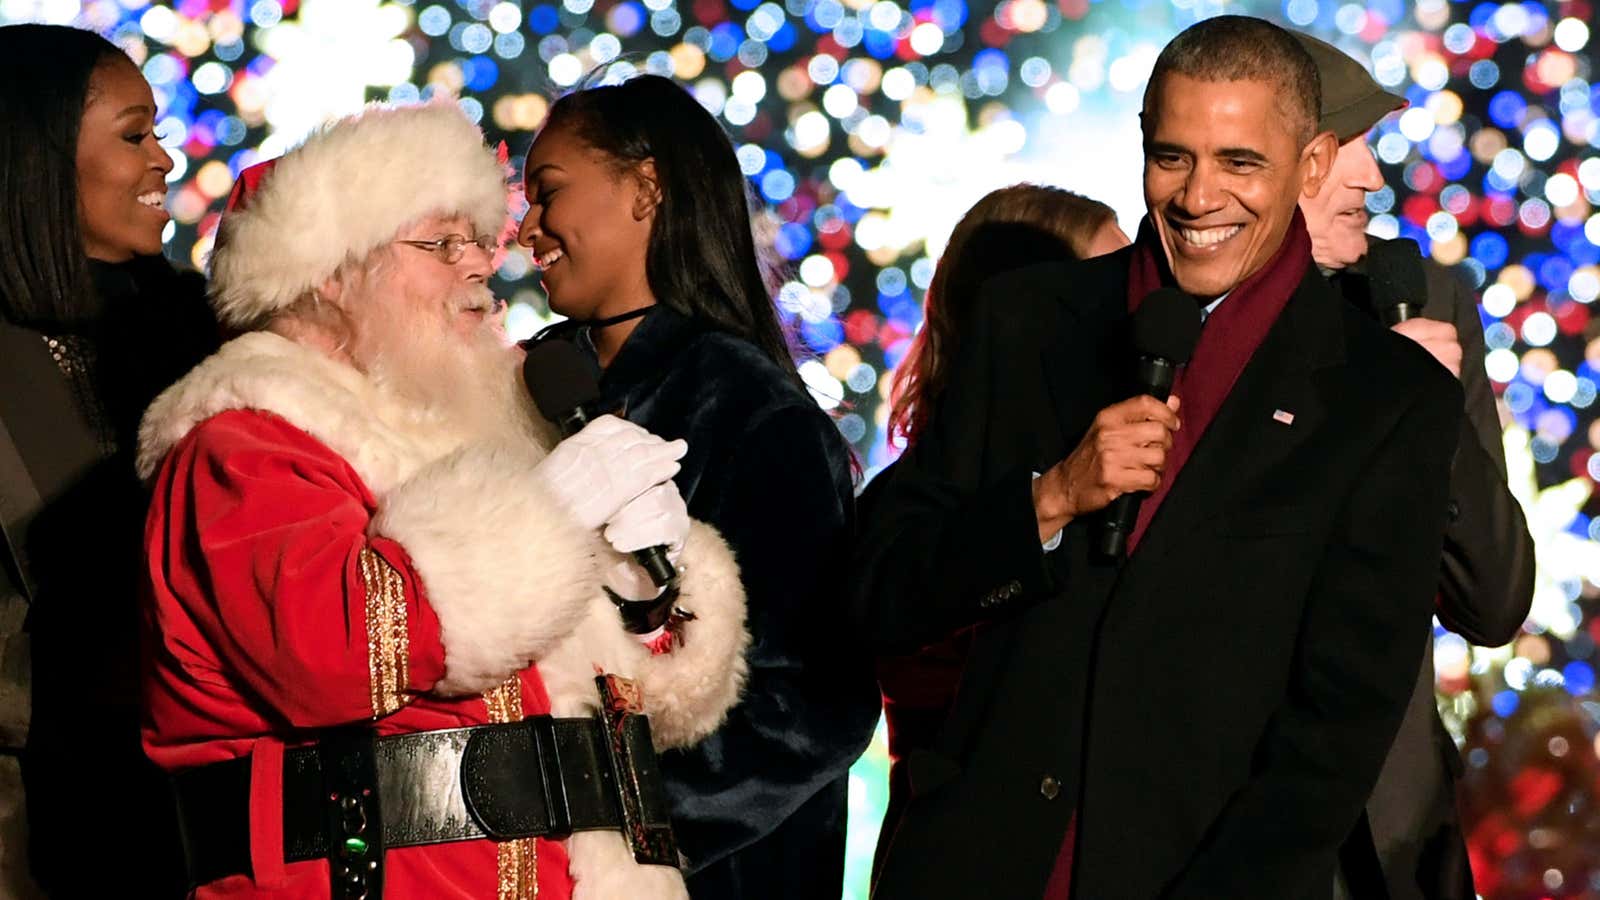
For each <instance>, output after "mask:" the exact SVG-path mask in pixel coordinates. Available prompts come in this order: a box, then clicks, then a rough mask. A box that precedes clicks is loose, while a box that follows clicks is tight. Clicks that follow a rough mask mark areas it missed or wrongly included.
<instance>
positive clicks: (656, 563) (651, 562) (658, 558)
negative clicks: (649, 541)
mask: <svg viewBox="0 0 1600 900" xmlns="http://www.w3.org/2000/svg"><path fill="white" fill-rule="evenodd" d="M633 559H634V562H637V563H638V564H639V567H640V568H641V569H644V571H645V574H647V575H649V576H650V583H651V584H654V585H655V586H656V587H658V588H662V587H666V586H667V585H669V584H671V583H672V582H673V580H674V579H676V578H677V577H678V571H677V570H676V569H674V568H673V567H672V560H670V559H668V558H667V548H666V547H665V546H663V545H661V544H657V545H655V546H654V547H646V548H644V549H643V550H635V551H633Z"/></svg>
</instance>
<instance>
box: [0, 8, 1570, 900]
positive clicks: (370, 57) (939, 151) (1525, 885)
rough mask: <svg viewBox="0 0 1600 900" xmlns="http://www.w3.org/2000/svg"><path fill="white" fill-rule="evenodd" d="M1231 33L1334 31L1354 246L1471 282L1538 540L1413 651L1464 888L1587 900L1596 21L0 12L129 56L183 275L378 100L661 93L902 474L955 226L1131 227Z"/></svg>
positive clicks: (518, 326)
mask: <svg viewBox="0 0 1600 900" xmlns="http://www.w3.org/2000/svg"><path fill="white" fill-rule="evenodd" d="M1221 12H1241V13H1249V14H1254V15H1261V16H1265V17H1268V18H1271V19H1274V20H1276V21H1278V22H1280V23H1283V24H1288V25H1292V26H1296V27H1300V28H1303V29H1305V30H1308V31H1310V32H1312V33H1314V34H1317V35H1319V36H1321V37H1323V38H1325V39H1328V40H1330V41H1333V42H1335V43H1337V44H1338V45H1340V46H1341V47H1344V48H1345V49H1347V50H1348V51H1349V52H1351V53H1352V54H1353V55H1355V56H1357V57H1358V58H1360V59H1362V60H1363V61H1365V62H1367V63H1368V64H1369V65H1370V67H1371V69H1372V70H1373V71H1374V73H1375V74H1376V76H1377V77H1378V79H1379V80H1380V81H1382V82H1383V83H1384V84H1386V85H1388V86H1390V87H1391V88H1392V89H1394V90H1396V91H1399V92H1402V93H1404V94H1405V95H1406V96H1407V97H1408V98H1409V99H1410V100H1411V107H1410V108H1409V109H1407V110H1406V111H1404V112H1403V113H1401V114H1398V115H1394V116H1390V117H1389V118H1388V119H1387V120H1386V121H1385V122H1383V123H1382V124H1381V125H1380V127H1379V128H1378V129H1377V130H1376V131H1375V132H1374V133H1373V135H1372V144H1373V147H1374V150H1375V152H1376V153H1377V154H1378V156H1379V158H1380V161H1381V162H1382V164H1383V167H1384V170H1385V173H1386V176H1387V178H1388V181H1389V184H1390V185H1391V187H1389V188H1385V189H1384V190H1382V191H1380V192H1378V193H1376V194H1373V195H1371V196H1370V198H1369V200H1368V206H1369V208H1370V209H1371V211H1372V213H1373V214H1374V218H1373V220H1372V226H1371V230H1372V231H1373V233H1375V234H1379V235H1382V236H1393V235H1396V234H1399V235H1404V236H1407V237H1412V238H1415V239H1416V240H1417V241H1418V242H1419V243H1420V244H1421V245H1422V247H1423V248H1424V249H1425V251H1426V252H1428V253H1430V254H1431V255H1432V256H1433V257H1434V258H1435V259H1438V260H1439V261H1441V262H1444V263H1449V264H1459V265H1461V266H1462V267H1463V268H1464V269H1465V270H1466V272H1467V275H1468V277H1470V278H1471V279H1473V280H1474V281H1475V282H1476V284H1477V285H1478V287H1479V289H1480V290H1481V292H1482V300H1483V322H1484V326H1485V334H1486V338H1487V343H1488V346H1489V348H1490V354H1489V357H1488V361H1487V366H1488V372H1489V375H1490V377H1491V378H1492V380H1493V382H1494V385H1495V387H1496V390H1497V391H1498V392H1499V394H1500V397H1501V406H1502V416H1503V418H1504V420H1505V421H1506V422H1507V427H1506V431H1505V446H1506V452H1507V456H1508V459H1509V462H1510V467H1511V484H1512V488H1513V491H1514V492H1515V493H1516V494H1517V497H1518V499H1519V500H1521V501H1522V503H1523V504H1524V506H1525V508H1526V509H1527V511H1528V514H1529V520H1530V523H1531V527H1532V529H1533V531H1534V534H1535V537H1536V539H1537V542H1538V564H1539V578H1538V593H1537V597H1536V598H1535V601H1534V609H1533V615H1532V617H1531V619H1530V621H1529V622H1528V624H1527V626H1526V627H1525V629H1524V633H1523V634H1522V635H1521V636H1519V637H1518V639H1517V640H1516V642H1515V643H1514V644H1513V645H1512V646H1511V647H1509V648H1504V649H1500V650H1482V649H1473V648H1469V647H1467V646H1466V645H1465V643H1464V642H1463V641H1462V640H1461V639H1460V638H1458V637H1456V636H1454V635H1451V634H1448V633H1446V632H1444V631H1443V630H1442V629H1441V630H1439V631H1438V634H1437V638H1436V640H1437V643H1436V663H1437V668H1438V686H1439V698H1440V704H1441V709H1442V710H1443V711H1444V712H1445V714H1446V720H1447V722H1448V724H1449V725H1450V727H1451V728H1452V730H1453V731H1454V732H1455V734H1456V735H1457V737H1458V739H1459V740H1461V741H1462V742H1463V745H1462V746H1463V752H1464V755H1465V758H1466V772H1465V780H1464V791H1463V793H1464V800H1463V808H1464V811H1465V814H1466V818H1467V827H1468V831H1469V836H1470V843H1471V847H1472V851H1473V858H1474V864H1475V868H1476V870H1477V873H1478V878H1479V889H1480V891H1482V892H1483V893H1484V894H1485V895H1486V896H1488V897H1496V898H1498V897H1504V898H1521V897H1530V898H1531V897H1588V898H1600V805H1597V804H1600V759H1597V757H1600V694H1597V693H1596V690H1595V686H1596V685H1595V682H1596V674H1595V665H1596V664H1597V660H1596V656H1595V647H1596V641H1597V640H1600V616H1597V615H1596V614H1595V613H1596V610H1597V608H1600V588H1597V584H1600V545H1597V543H1596V539H1597V538H1600V504H1597V502H1596V500H1595V499H1594V497H1593V494H1594V489H1595V483H1596V481H1600V456H1597V455H1596V450H1597V449H1600V420H1597V417H1596V410H1595V402H1596V395H1597V387H1600V322H1594V321H1591V318H1592V304H1593V303H1594V301H1595V300H1596V298H1597V296H1600V267H1597V263H1600V246H1597V245H1600V215H1596V214H1595V210H1594V207H1595V205H1596V204H1600V156H1597V153H1596V147H1597V146H1600V119H1597V116H1600V87H1596V86H1593V85H1591V82H1590V79H1591V78H1592V77H1593V71H1592V70H1593V53H1592V47H1593V44H1592V42H1591V34H1590V26H1589V24H1588V23H1589V22H1590V21H1591V18H1592V10H1591V7H1590V5H1589V3H1587V2H1553V3H1538V2H1525V3H1496V2H1471V0H1468V2H1446V0H1423V2H1420V3H1401V2H1399V0H1369V2H1366V3H1362V2H1340V0H1287V2H1282V3H1279V2H1237V3H1222V2H1215V0H1174V2H1170V3H1169V2H1158V0H1048V2H1047V0H1002V2H999V3H986V2H977V0H973V2H967V0H909V2H901V3H896V2H892V0H781V2H778V0H683V2H678V0H558V2H556V0H522V2H496V0H411V2H405V0H397V2H379V0H180V2H176V3H172V4H166V5H153V4H148V3H146V2H145V0H99V2H88V3H79V2H73V0H65V2H58V0H44V2H40V0H0V23H5V22H14V21H25V20H33V21H39V20H43V21H55V22H71V23H76V24H79V25H82V26H85V27H90V28H93V29H95V30H98V31H100V32H102V33H104V34H106V35H107V36H109V37H111V38H112V39H113V40H115V41H116V42H117V43H118V44H119V45H120V46H122V47H123V48H124V49H125V50H126V51H127V52H128V53H129V54H130V55H131V56H132V57H133V58H134V60H135V61H136V62H138V63H139V64H140V66H141V67H142V69H143V71H144V74H145V75H146V77H148V79H149V80H150V82H151V83H152V85H153V86H154V89H155V94H156V98H157V104H158V106H159V107H160V108H161V110H162V113H161V122H160V128H159V130H160V131H161V132H162V133H163V134H164V138H163V143H164V144H165V145H166V146H167V147H168V148H169V149H170V151H171V153H172V155H173V158H174V160H175V161H176V164H177V165H176V168H175V169H174V170H173V172H172V174H171V176H170V178H169V181H170V182H171V187H172V191H171V193H170V194H169V204H168V205H169V207H170V208H171V210H172V212H173V215H174V222H173V224H172V225H171V226H169V231H168V234H167V246H168V253H169V255H170V256H172V257H173V258H174V259H176V260H178V261H180V262H184V263H189V264H192V265H195V266H197V267H198V266H201V265H202V264H203V262H204V260H205V256H206V253H207V252H208V250H209V247H210V240H211V238H210V235H211V234H212V232H213V230H214V228H215V225H216V219H217V214H218V210H219V208H220V205H221V200H222V198H223V197H225V196H226V194H227V191H228V188H229V186H230V183H231V181H232V178H233V176H234V174H235V173H236V172H238V170H239V169H240V168H242V167H243V166H246V165H248V164H250V163H252V162H254V161H256V160H258V159H261V158H266V157H270V156H274V155H277V154H278V153H281V152H282V151H283V150H284V149H285V148H286V147H289V146H292V145H293V144H294V143H296V142H297V141H298V140H299V139H300V138H302V137H303V136H304V135H305V133H306V132H307V131H308V130H309V129H310V128H312V127H314V126H315V125H316V124H318V123H319V122H321V121H323V120H324V119H326V118H327V117H329V116H333V115H337V114H342V113H347V112H350V111H352V110H354V109H356V108H357V107H359V106H360V105H361V104H362V103H363V102H365V101H367V100H371V99H388V100H392V101H397V102H413V101H417V100H419V99H428V98H434V97H439V96H446V97H449V98H451V99H453V100H454V101H455V102H458V103H460V104H461V106H462V107H463V108H465V109H466V110H467V111H468V112H469V113H470V114H471V115H472V116H473V117H474V118H477V119H479V120H480V121H481V123H482V125H483V127H484V129H485V131H486V132H487V133H488V135H489V136H490V137H491V138H492V139H503V140H505V141H506V142H507V143H508V144H509V146H510V149H511V151H512V155H513V158H514V159H515V158H520V156H521V154H522V152H523V151H525V150H526V148H527V145H528V144H529V142H530V140H531V135H532V133H533V132H534V130H535V129H536V128H537V127H538V125H539V124H540V121H541V120H542V118H543V116H544V114H545V111H546V110H547V108H548V105H549V101H550V99H551V98H552V97H554V96H557V95H558V94H559V93H560V92H561V91H562V90H564V89H567V88H569V87H571V86H573V85H574V84H576V83H577V82H578V81H579V80H580V79H581V78H583V77H584V76H585V74H586V73H588V72H589V71H590V70H591V69H593V68H594V67H596V66H599V65H602V64H608V63H609V64H610V68H609V70H608V71H609V72H610V73H611V76H612V77H623V76H625V75H626V74H627V73H628V72H629V71H633V70H638V71H648V72H655V73H660V74H667V75H672V76H674V77H676V78H678V79H679V80H680V81H682V82H683V83H685V84H686V85H688V86H689V87H690V88H691V89H692V90H693V91H694V93H695V95H696V96H697V97H698V98H699V99H700V101H701V103H702V104H704V105H705V106H706V107H707V108H708V109H710V110H711V111H712V112H713V113H715V114H716V115H717V116H718V117H719V118H720V119H721V120H722V121H723V122H724V123H725V125H726V127H727V129H728V131H729V132H730V134H731V135H732V136H733V139H734V141H735V143H736V145H737V146H738V156H739V160H740V163H741V165H742V166H743V168H744V171H745V172H746V174H747V175H748V176H749V177H750V180H751V183H752V187H753V188H754V191H755V193H756V194H757V195H759V197H760V198H761V200H762V201H763V202H764V209H763V211H762V212H761V214H760V216H759V219H758V232H759V234H760V236H761V237H762V238H763V240H764V241H765V242H766V243H767V244H768V245H769V246H771V247H773V248H774V249H775V251H776V252H777V253H778V254H779V255H781V256H782V257H783V258H784V259H785V260H786V261H787V262H788V264H789V267H790V272H789V275H790V277H789V280H788V282H787V283H786V284H785V285H784V287H783V289H782V291H781V292H780V294H779V295H778V297H777V302H778V304H779V306H780V308H781V311H782V312H783V314H784V315H785V316H786V317H788V318H789V319H790V321H791V322H792V323H793V324H794V325H795V327H796V328H797V329H798V331H799V333H800V334H801V335H802V336H803V337H804V339H805V341H806V342H807V343H808V345H809V347H810V348H811V350H812V351H813V353H814V358H813V359H811V360H809V361H807V362H806V363H805V364H804V366H803V373H804V375H805V377H806V380H807V382H808V383H810V384H811V385H812V386H813V388H814V389H815V392H816V393H817V396H818V398H819V402H820V403H822V404H823V405H824V406H827V407H829V408H832V409H834V410H835V414H836V416H837V421H838V424H839V428H840V430H841V431H842V432H843V433H844V434H845V436H846V437H847V438H848V439H849V440H850V441H851V442H853V443H854V444H855V446H856V447H857V448H858V449H859V451H860V452H861V454H862V457H863V459H864V460H865V461H866V463H867V467H868V469H869V471H873V470H876V469H877V468H879V467H881V466H882V465H884V464H886V463H887V462H888V461H889V460H890V459H891V458H892V456H893V451H892V449H890V448H888V447H886V446H885V442H884V419H885V415H886V412H887V410H886V403H885V397H886V394H887V387H888V383H889V377H890V374H891V372H892V370H893V368H894V366H895V365H896V364H897V363H898V362H899V360H900V358H901V356H902V355H903V354H904V353H905V351H906V348H907V346H908V343H909V339H910V337H911V336H912V334H914V333H915V330H916V328H917V327H918V324H919V322H920V320H921V313H920V301H921V297H922V292H923V289H924V288H925V287H926V286H927V284H928V281H929V279H930V277H931V275H932V272H933V263H934V260H936V259H937V258H938V254H939V252H940V250H941V249H942V246H943V243H944V241H945V239H946V236H947V235H948V233H949V231H950V229H951V227H952V226H953V225H954V224H955V221H956V220H957V218H959V216H960V215H961V213H962V212H964V211H965V210H966V209H967V208H968V207H969V206H970V205H971V204H972V203H973V202H974V201H976V200H977V199H978V198H979V197H980V196H982V195H983V194H984V193H985V192H987V191H989V190H990V189H993V188H995V187H999V186H1002V185H1005V184H1008V183H1012V182H1016V181H1023V180H1029V181H1038V182H1045V183H1052V184H1058V185H1061V186H1063V187H1067V188H1072V189H1075V190H1079V191H1081V192H1084V193H1087V194H1089V195H1091V196H1094V197H1097V198H1099V199H1101V200H1104V201H1106V202H1108V203H1110V204H1111V205H1112V206H1113V207H1114V208H1115V209H1116V210H1117V211H1118V214H1119V217H1120V218H1121V222H1122V226H1123V228H1124V230H1126V231H1128V232H1130V233H1131V232H1132V231H1133V226H1134V225H1135V223H1136V222H1137V219H1138V217H1139V215H1140V214H1141V211H1142V210H1141V203H1140V194H1139V168H1140V154H1139V140H1138V127H1137V117H1136V112H1137V108H1138V99H1139V97H1140V94H1141V92H1142V90H1143V87H1144V82H1145V80H1146V78H1147V76H1148V73H1149V70H1150V67H1151V65H1152V63H1153V62H1154V59H1155V56H1156V54H1157V52H1158V51H1159V49H1160V47H1161V46H1162V44H1164V43H1165V41H1166V40H1167V39H1169V38H1170V37H1171V36H1172V35H1173V34H1175V33H1176V32H1177V31H1179V30H1181V29H1182V28H1183V27H1185V26H1186V25H1188V24H1190V23H1192V22H1194V21H1195V20H1196V19H1197V18H1199V17H1203V16H1208V15H1214V14H1217V13H1221ZM373 164H374V165H381V164H382V160H379V159H374V160H373ZM418 175H419V177H423V173H418ZM530 269H531V266H530V262H529V260H528V257H527V255H526V254H525V253H524V252H522V251H521V250H520V249H512V250H511V251H510V252H509V253H507V255H506V256H505V258H504V262H503V264H502V265H501V267H500V269H499V273H498V277H497V280H496V288H497V290H498V291H499V293H500V294H501V295H502V296H503V297H506V298H508V299H510V300H512V301H513V307H512V319H511V325H512V327H513V329H515V330H517V331H519V332H520V333H523V334H526V333H531V332H532V330H533V329H535V328H536V327H538V325H540V324H541V323H543V322H544V321H546V320H547V319H548V313H547V312H546V309H545V306H544V302H543V297H542V295H541V294H540V291H539V288H538V285H537V282H536V279H535V278H534V277H533V275H532V274H531V272H530ZM835 562H836V561H818V564H824V565H826V564H834V563H835ZM1211 649H1212V652H1249V649H1248V648H1211ZM1220 696H1222V695H1220V694H1219V697H1220ZM1138 700H1139V698H1137V697H1130V698H1128V702H1138ZM1219 702H1225V701H1223V700H1220V699H1219ZM1155 712H1157V713H1159V711H1155ZM886 769H887V759H886V757H885V751H884V747H883V743H882V735H881V734H880V735H879V740H878V741H877V742H876V743H875V744H874V746H873V748H872V749H871V750H870V751H869V752H868V754H867V755H866V756H865V757H864V758H863V759H862V761H861V762H860V763H859V764H858V765H857V767H856V770H855V775H856V777H855V779H854V784H853V785H852V793H851V804H852V805H851V814H852V831H851V838H850V852H851V857H850V871H849V875H848V879H847V881H848V883H847V885H846V888H845V895H846V897H850V898H864V897H865V896H866V873H867V869H868V866H869V865H870V858H871V852H872V847H873V842H874V840H875V838H876V829H877V820H878V818H879V817H881V815H882V808H883V800H884V787H883V781H884V777H885V773H886Z"/></svg>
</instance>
